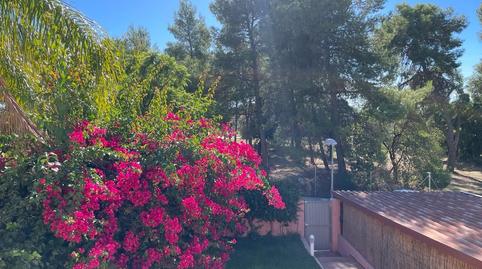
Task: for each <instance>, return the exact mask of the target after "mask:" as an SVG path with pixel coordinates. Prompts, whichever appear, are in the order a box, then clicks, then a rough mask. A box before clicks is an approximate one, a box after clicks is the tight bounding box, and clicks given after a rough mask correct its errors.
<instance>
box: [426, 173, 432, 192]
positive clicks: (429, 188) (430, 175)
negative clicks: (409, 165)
mask: <svg viewBox="0 0 482 269" xmlns="http://www.w3.org/2000/svg"><path fill="white" fill-rule="evenodd" d="M427 174H428V191H432V173H431V172H427Z"/></svg>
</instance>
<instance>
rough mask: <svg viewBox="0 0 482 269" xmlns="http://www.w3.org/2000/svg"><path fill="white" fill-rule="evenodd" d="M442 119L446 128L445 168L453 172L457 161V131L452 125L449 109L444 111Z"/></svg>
mask: <svg viewBox="0 0 482 269" xmlns="http://www.w3.org/2000/svg"><path fill="white" fill-rule="evenodd" d="M444 119H445V122H446V124H447V130H446V132H445V140H446V142H447V169H448V170H449V171H451V172H453V171H454V169H455V165H456V163H457V148H458V140H459V139H458V137H459V131H458V130H456V128H455V127H454V123H453V120H452V115H451V113H450V112H449V111H445V112H444Z"/></svg>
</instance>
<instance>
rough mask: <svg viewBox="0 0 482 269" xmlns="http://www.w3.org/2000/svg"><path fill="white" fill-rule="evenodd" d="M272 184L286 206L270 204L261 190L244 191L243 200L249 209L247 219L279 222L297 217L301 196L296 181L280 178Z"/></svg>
mask: <svg viewBox="0 0 482 269" xmlns="http://www.w3.org/2000/svg"><path fill="white" fill-rule="evenodd" d="M273 185H274V186H275V187H276V188H277V189H278V190H279V193H280V195H281V197H283V202H284V203H285V205H286V207H285V208H283V209H279V208H275V207H273V206H270V204H269V203H268V201H267V200H266V198H264V196H263V193H262V192H261V191H249V192H245V193H244V197H245V200H246V202H247V203H248V206H249V208H250V209H251V210H250V211H249V212H248V214H247V218H248V220H250V221H252V220H254V219H259V220H264V221H275V220H276V221H280V222H290V221H294V220H296V219H297V216H298V215H297V214H298V202H299V200H300V196H301V195H300V194H301V188H300V185H299V183H298V181H296V180H282V181H277V182H274V183H273ZM251 228H255V227H251Z"/></svg>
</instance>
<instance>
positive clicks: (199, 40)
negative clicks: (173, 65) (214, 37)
mask: <svg viewBox="0 0 482 269" xmlns="http://www.w3.org/2000/svg"><path fill="white" fill-rule="evenodd" d="M196 13H197V10H196V8H195V7H194V6H193V5H192V3H191V2H190V1H189V0H180V1H179V10H178V11H177V12H176V14H175V15H174V24H172V25H170V26H169V27H168V29H169V32H171V34H172V35H173V36H174V38H175V39H176V42H168V43H167V48H166V50H165V52H166V53H167V54H168V55H170V56H172V57H174V58H175V59H176V60H177V61H178V62H180V63H182V64H183V65H185V66H186V67H187V68H188V70H189V73H190V78H189V83H188V85H187V90H188V91H189V92H194V91H195V90H197V89H198V87H199V85H200V84H201V82H202V81H204V82H206V81H208V80H210V78H209V73H208V71H209V69H210V58H211V57H210V56H211V55H210V52H209V49H210V47H211V33H210V32H209V30H208V28H207V26H206V23H205V22H204V18H203V17H201V16H198V15H197V14H196ZM203 86H204V85H203ZM206 86H208V85H206Z"/></svg>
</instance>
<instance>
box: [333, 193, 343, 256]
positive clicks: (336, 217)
mask: <svg viewBox="0 0 482 269" xmlns="http://www.w3.org/2000/svg"><path fill="white" fill-rule="evenodd" d="M330 208H331V251H333V252H337V251H338V239H339V236H340V234H341V223H340V200H338V199H336V198H331V199H330Z"/></svg>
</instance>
